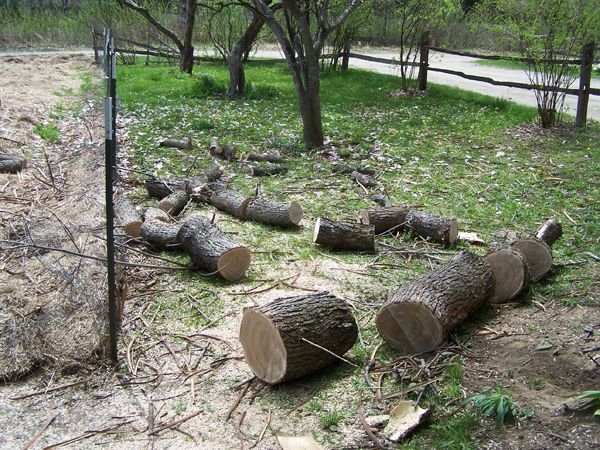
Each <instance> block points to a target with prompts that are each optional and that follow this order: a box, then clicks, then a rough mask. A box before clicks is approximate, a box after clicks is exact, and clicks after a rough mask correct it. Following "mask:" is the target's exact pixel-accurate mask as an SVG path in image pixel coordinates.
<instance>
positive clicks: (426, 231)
mask: <svg viewBox="0 0 600 450" xmlns="http://www.w3.org/2000/svg"><path fill="white" fill-rule="evenodd" d="M406 227H407V228H410V229H411V230H412V231H413V232H414V233H415V234H417V235H419V236H421V237H422V238H424V239H430V240H431V241H433V242H438V243H440V244H444V245H454V244H456V241H457V240H458V222H457V221H456V219H448V218H446V217H441V216H436V215H434V214H430V213H428V212H425V211H419V210H417V209H411V210H410V211H409V212H408V214H407V215H406Z"/></svg>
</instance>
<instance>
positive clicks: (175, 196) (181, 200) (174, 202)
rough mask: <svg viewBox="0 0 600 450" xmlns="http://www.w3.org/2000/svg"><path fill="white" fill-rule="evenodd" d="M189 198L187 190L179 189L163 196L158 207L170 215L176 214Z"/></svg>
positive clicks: (181, 209)
mask: <svg viewBox="0 0 600 450" xmlns="http://www.w3.org/2000/svg"><path fill="white" fill-rule="evenodd" d="M189 200H190V196H189V195H188V194H187V192H185V191H181V190H179V191H175V192H173V193H172V194H169V195H167V196H166V197H165V198H163V199H162V200H161V201H160V202H159V204H158V207H159V208H160V209H162V210H163V211H165V212H166V213H167V214H170V215H171V216H177V215H178V214H179V213H180V212H181V211H183V208H185V205H187V204H188V202H189Z"/></svg>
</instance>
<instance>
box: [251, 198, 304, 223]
mask: <svg viewBox="0 0 600 450" xmlns="http://www.w3.org/2000/svg"><path fill="white" fill-rule="evenodd" d="M245 218H246V219H247V220H252V221H254V222H260V223H264V224H267V225H275V226H278V227H282V228H295V227H297V226H298V225H300V221H301V220H302V206H300V204H299V203H297V202H289V203H281V202H271V201H268V200H265V199H264V198H262V197H258V198H254V199H252V200H251V201H250V202H249V203H248V206H247V207H246V217H245Z"/></svg>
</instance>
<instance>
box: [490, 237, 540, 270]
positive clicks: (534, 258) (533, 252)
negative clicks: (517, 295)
mask: <svg viewBox="0 0 600 450" xmlns="http://www.w3.org/2000/svg"><path fill="white" fill-rule="evenodd" d="M505 249H511V250H516V251H518V252H521V253H522V254H523V255H525V258H526V259H527V264H528V265H529V269H530V273H531V281H538V280H540V279H541V278H543V277H544V276H545V275H546V274H547V273H548V272H550V269H551V268H552V249H551V248H550V246H549V245H548V244H546V243H545V242H544V241H542V240H540V239H538V238H537V237H535V236H533V235H531V234H528V233H518V232H515V231H510V230H501V231H499V232H498V233H496V234H495V235H494V237H493V238H492V242H491V243H490V250H492V251H497V250H505Z"/></svg>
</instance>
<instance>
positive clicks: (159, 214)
mask: <svg viewBox="0 0 600 450" xmlns="http://www.w3.org/2000/svg"><path fill="white" fill-rule="evenodd" d="M155 220H158V221H159V222H165V223H170V222H171V217H170V216H169V215H168V214H167V213H166V212H165V211H163V210H162V209H160V208H155V207H153V206H151V207H149V208H146V211H144V222H151V221H155Z"/></svg>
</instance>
